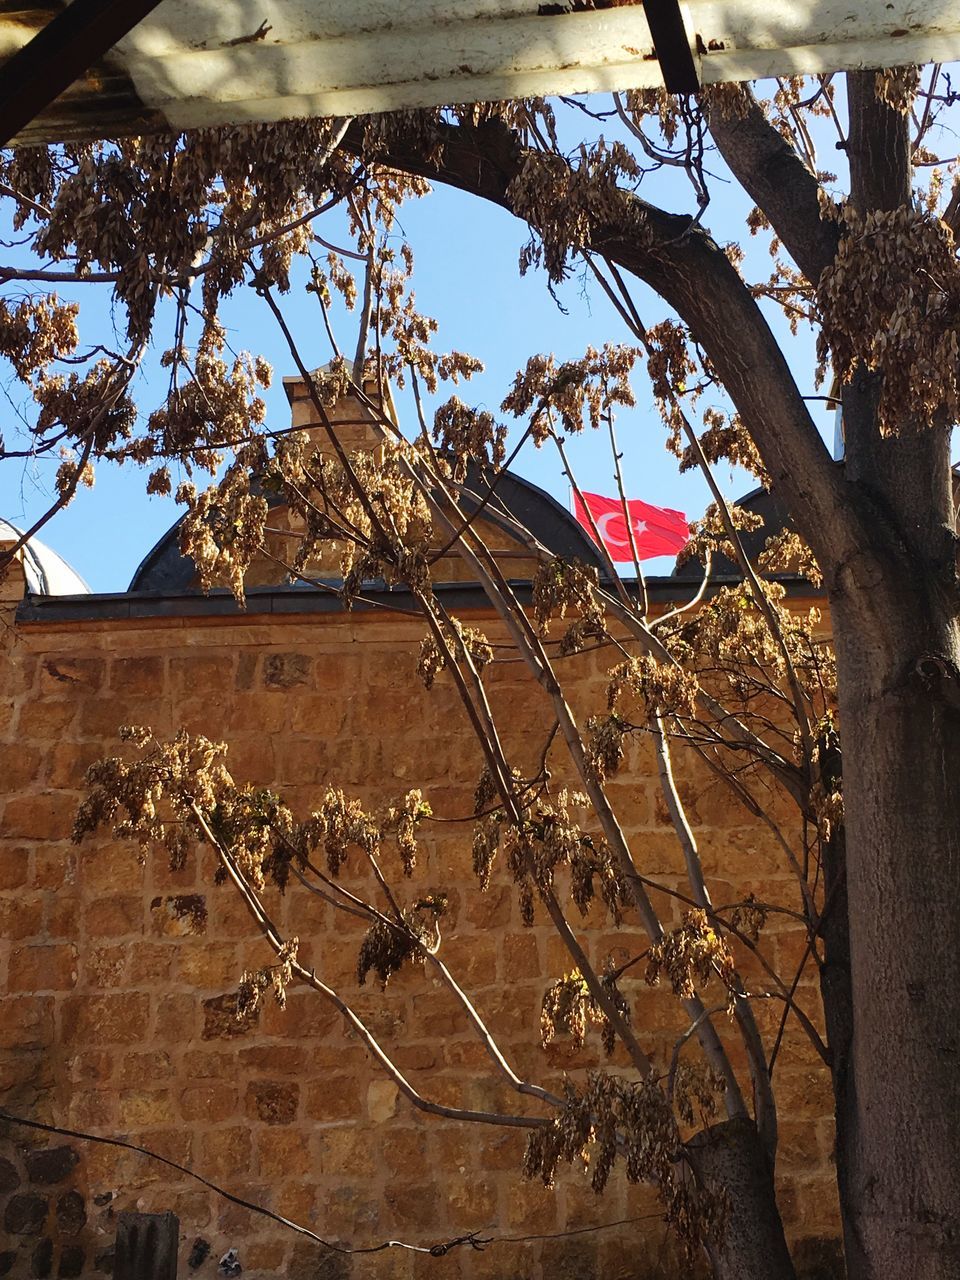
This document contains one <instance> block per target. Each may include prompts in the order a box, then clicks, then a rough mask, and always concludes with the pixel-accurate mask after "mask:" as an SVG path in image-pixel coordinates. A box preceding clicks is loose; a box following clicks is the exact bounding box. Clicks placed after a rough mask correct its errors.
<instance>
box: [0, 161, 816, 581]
mask: <svg viewBox="0 0 960 1280" xmlns="http://www.w3.org/2000/svg"><path fill="white" fill-rule="evenodd" d="M712 193H713V199H712V203H711V205H710V207H709V209H708V210H707V216H706V218H705V223H706V225H707V226H708V227H710V229H711V230H712V231H713V233H714V235H715V236H716V238H717V239H718V240H719V241H721V242H725V241H727V240H738V241H739V242H740V243H741V244H743V246H744V248H746V249H748V250H749V251H750V252H749V258H748V267H749V266H752V267H753V268H754V272H755V274H756V275H758V276H759V275H761V274H763V273H765V272H766V271H767V270H768V259H767V255H766V250H765V248H763V247H762V246H760V245H757V244H754V246H753V248H752V249H751V245H750V242H749V237H747V236H746V234H745V228H744V226H743V215H744V213H745V212H746V211H747V209H748V208H749V202H748V201H747V200H746V199H745V198H744V197H743V194H742V192H740V191H739V189H738V188H736V187H735V186H733V185H732V184H730V183H729V182H724V181H723V180H722V178H718V179H717V180H715V181H714V182H713V184H712ZM641 194H642V195H644V196H646V197H647V198H648V199H651V200H652V201H654V202H656V203H659V204H662V205H663V206H664V207H667V208H672V209H674V210H676V211H678V212H682V211H684V210H687V209H689V208H690V207H691V205H692V200H691V198H690V195H689V188H687V187H686V185H685V184H682V183H681V182H679V181H678V179H677V177H676V176H675V175H674V174H673V173H670V172H669V171H667V172H663V171H661V172H660V173H657V174H654V175H651V176H650V177H649V178H648V179H647V180H645V183H644V185H643V186H642V187H641ZM401 222H402V229H403V232H404V234H405V236H406V238H407V239H408V240H409V242H410V243H411V245H412V247H413V250H414V254H415V258H416V266H415V289H416V295H417V301H418V305H419V307H420V309H421V310H422V311H424V312H426V313H427V314H428V315H432V316H434V317H435V318H436V319H437V320H438V321H439V325H440V330H439V334H438V336H437V345H438V348H439V349H443V350H450V349H454V348H456V349H458V350H463V351H468V352H470V353H471V354H473V355H476V356H477V357H478V358H480V359H481V360H482V361H483V362H484V365H485V371H484V373H483V374H482V375H480V376H479V377H477V378H475V379H474V380H473V381H472V382H471V383H467V384H466V385H463V384H461V386H460V388H458V389H457V391H458V394H459V395H460V396H461V397H462V398H463V399H464V400H466V401H467V402H469V403H471V404H476V405H482V406H483V407H485V408H487V409H489V410H491V411H492V412H494V413H496V412H497V410H498V408H499V404H500V401H501V399H502V398H503V395H504V394H505V392H506V390H507V389H508V387H509V385H510V383H511V381H512V379H513V376H514V374H515V372H516V371H517V369H519V368H521V367H522V366H523V364H524V363H525V361H526V359H527V357H528V356H530V355H532V354H534V353H536V352H546V351H553V352H555V353H556V355H557V357H558V358H560V359H571V358H576V357H579V356H581V355H582V354H583V352H584V349H585V348H586V347H587V346H588V345H593V346H600V345H602V344H603V343H604V342H607V341H614V342H617V341H624V342H629V340H630V337H629V334H628V333H627V331H626V330H625V327H624V325H623V323H622V321H621V320H620V318H619V316H617V314H616V312H615V311H614V310H613V308H612V306H611V305H610V303H609V302H608V301H607V299H606V297H605V296H604V295H603V293H602V292H601V290H600V289H599V287H598V286H597V285H596V284H595V283H594V282H592V281H590V282H589V283H587V282H586V281H585V280H584V279H583V278H573V279H571V280H570V281H569V282H567V283H566V284H565V285H564V286H563V287H562V288H561V289H560V290H559V297H560V300H561V301H562V303H563V306H564V308H565V310H566V314H564V312H563V311H561V310H560V308H559V307H558V306H557V304H556V302H554V300H553V299H552V298H551V297H550V295H549V292H548V290H547V288H546V281H545V278H544V276H543V274H542V273H541V272H535V271H531V272H530V273H529V274H528V275H527V276H526V277H521V276H520V274H519V271H518V267H517V260H518V255H519V252H520V248H521V246H522V244H523V243H524V241H525V239H526V230H525V226H524V225H523V224H521V223H520V222H519V221H518V220H517V219H515V218H514V217H512V216H511V215H510V214H508V213H506V212H504V211H503V210H500V209H498V208H495V207H493V206H490V205H487V204H486V203H484V202H482V201H480V200H477V199H476V198H473V197H470V196H466V195H463V194H462V193H460V192H457V191H454V190H451V189H447V188H437V189H436V190H435V191H434V192H433V193H432V194H431V195H429V196H427V197H425V198H424V199H422V200H418V201H413V202H411V203H410V204H408V205H406V206H404V208H403V210H402V211H401ZM318 229H319V230H320V233H321V234H323V235H325V236H328V237H329V236H331V235H334V234H335V231H332V230H331V229H330V228H329V227H320V226H319V225H318ZM0 260H9V257H6V258H4V255H0ZM301 285H302V280H301ZM97 292H98V290H97V289H95V288H93V287H89V286H87V287H84V288H81V289H79V290H77V291H76V292H75V296H77V297H78V298H79V300H80V301H81V303H82V309H81V317H80V324H81V335H82V339H83V342H84V343H93V342H97V341H100V340H101V339H102V338H104V337H107V336H109V337H111V339H112V333H113V321H112V317H111V312H110V306H109V299H108V297H107V295H106V293H105V291H102V290H101V291H100V292H99V296H96V297H95V296H94V295H95V294H97ZM62 296H70V294H69V291H67V290H63V291H62ZM635 296H636V298H637V300H638V303H639V305H640V311H641V314H642V316H643V318H644V320H645V322H647V323H652V322H655V321H656V320H658V319H660V318H661V317H662V316H663V315H665V314H666V312H665V310H664V308H663V305H662V304H661V303H660V302H659V300H658V299H657V298H656V297H655V296H654V295H653V294H651V293H650V292H649V291H648V290H646V289H645V288H644V287H643V286H641V285H639V284H638V285H637V286H636V290H635ZM315 307H316V303H315V301H314V300H313V299H312V298H311V297H310V296H308V295H305V294H304V293H303V292H302V287H300V288H298V287H295V288H294V289H293V290H292V291H291V294H290V295H289V297H288V299H287V301H286V305H285V310H286V311H287V314H288V316H289V317H290V320H291V322H292V328H293V329H294V333H295V334H296V336H297V338H298V341H299V342H300V343H301V344H302V350H303V353H304V355H305V358H306V359H307V361H308V363H309V364H310V365H311V366H312V365H317V364H322V363H325V362H326V361H327V360H328V359H329V358H330V355H331V352H330V348H329V345H328V343H327V340H326V337H325V335H324V334H323V330H322V326H321V325H320V324H319V323H318V318H317V315H316V311H315ZM224 319H225V321H226V323H227V324H228V327H229V330H230V341H231V343H232V345H233V346H235V347H236V348H238V349H241V348H242V349H248V350H253V351H256V352H259V353H262V354H263V355H265V356H266V357H267V359H268V360H270V362H271V364H272V365H273V367H274V373H275V381H274V385H273V387H272V388H271V389H270V391H269V392H268V393H267V401H268V421H269V423H270V424H271V425H281V426H285V425H287V423H288V421H289V407H288V405H287V401H286V397H285V396H284V393H283V389H282V385H281V379H282V377H283V376H285V375H288V374H291V373H293V372H295V370H294V369H293V368H292V362H291V360H290V357H289V354H288V352H287V350H286V347H285V345H284V344H283V340H282V338H281V336H280V334H279V333H278V331H277V330H276V327H275V324H274V321H273V320H272V318H271V317H270V315H269V312H268V311H267V310H266V307H265V305H264V303H263V302H262V301H261V300H260V299H258V298H257V297H256V296H255V295H254V294H253V293H252V291H241V292H240V293H238V295H237V296H236V297H235V298H234V299H232V300H231V301H230V302H229V304H228V305H227V306H226V308H225V311H224ZM771 319H772V321H773V323H774V324H775V327H776V329H777V331H778V333H782V335H783V341H784V345H785V349H786V351H787V354H788V360H789V362H790V364H791V365H792V367H793V368H794V371H795V373H796V375H797V377H798V380H799V382H800V384H801V390H802V391H804V392H807V393H811V394H812V393H814V392H815V390H816V388H815V387H814V386H813V347H812V340H811V338H810V336H809V335H808V334H801V336H800V337H798V338H793V337H791V336H790V334H789V332H788V330H787V329H786V326H785V325H783V324H782V323H781V322H780V321H779V318H778V317H771ZM120 323H122V321H120ZM345 334H346V335H347V336H346V337H345V339H344V347H345V348H346V349H349V344H350V343H351V342H353V341H355V328H351V329H347V330H345ZM168 335H169V325H166V326H164V325H163V323H162V320H161V322H160V323H159V324H158V326H157V337H156V349H155V350H154V351H153V352H151V355H150V357H149V358H148V360H147V361H146V362H145V366H144V371H143V374H142V375H141V376H140V378H139V379H138V383H137V387H136V393H137V396H138V399H139V401H140V404H141V407H142V408H143V409H144V410H145V411H147V412H149V410H150V409H151V408H152V407H154V406H155V405H156V403H157V402H158V400H159V398H160V396H161V395H162V392H163V388H164V385H165V378H164V377H162V376H161V375H160V373H159V369H158V364H157V360H158V356H159V352H160V351H162V349H163V348H164V346H166V345H168ZM634 388H635V392H636V395H637V406H636V408H635V409H634V410H632V411H630V412H629V413H626V412H625V413H624V414H623V415H622V416H621V417H620V418H619V419H618V423H617V430H618V436H619V443H620V447H621V450H622V452H623V461H622V466H623V470H624V478H625V483H626V487H627V491H628V495H629V496H631V497H638V498H642V499H644V500H645V501H647V502H652V503H656V504H658V505H662V506H668V507H673V508H676V509H679V510H682V511H684V512H686V514H687V515H688V517H689V518H691V519H693V518H695V517H697V516H699V515H700V514H701V513H702V511H703V509H704V507H705V506H706V504H707V502H708V501H709V497H708V494H707V490H706V485H705V483H704V482H703V480H702V479H701V478H700V476H699V475H698V474H696V473H687V474H686V475H680V474H679V472H678V470H677V464H676V460H675V459H674V458H673V457H672V456H671V455H669V454H668V453H667V452H666V450H665V449H664V431H663V427H662V425H661V423H660V419H659V416H658V414H657V412H656V409H655V407H654V405H653V402H652V397H651V395H650V392H649V386H648V384H647V381H646V377H645V374H644V373H643V371H642V365H638V366H637V373H636V376H635V379H634ZM6 393H7V399H6V400H5V401H0V415H2V416H0V424H2V428H3V432H4V435H5V437H6V440H7V443H8V445H9V446H11V447H13V442H14V439H15V435H16V422H17V419H16V409H17V407H18V405H19V403H20V401H21V400H22V393H21V392H20V391H19V389H18V388H17V387H16V386H11V385H10V384H9V383H7V384H6ZM449 394H450V389H449V388H444V387H443V386H441V389H440V399H442V398H446V396H447V395H449ZM437 402H438V403H439V399H438V401H437ZM717 403H720V401H719V400H718V401H717ZM399 408H400V412H401V418H402V419H403V418H404V417H405V415H407V414H409V413H410V406H409V404H407V403H406V402H405V400H404V398H403V397H400V404H399ZM813 408H814V415H815V418H816V420H817V421H818V423H819V425H820V426H821V429H822V431H823V433H824V435H825V437H826V438H827V439H828V440H832V433H833V421H832V415H831V414H829V413H828V412H826V411H825V409H824V407H823V406H822V405H819V404H816V403H815V404H814V405H813ZM27 411H28V413H29V406H27ZM569 451H570V455H571V459H572V462H573V465H574V469H575V472H576V474H577V477H578V481H579V483H580V484H581V485H582V487H583V488H585V489H588V490H592V491H595V492H599V493H614V492H615V485H614V481H613V474H612V463H611V459H610V453H609V448H608V447H607V446H606V440H605V438H603V439H597V438H595V437H591V436H590V435H589V434H587V435H584V436H582V437H579V438H577V439H574V440H573V441H571V442H570V445H569ZM54 470H55V468H53V467H50V466H43V467H39V466H36V465H34V464H27V465H23V464H19V463H9V462H8V463H7V464H5V466H4V467H3V468H0V515H2V516H4V517H5V518H6V519H8V520H11V521H12V522H13V523H15V524H19V525H25V524H27V523H29V522H30V521H32V520H33V519H35V518H36V517H37V516H38V515H39V514H40V513H41V512H42V511H43V510H44V509H45V504H47V503H48V502H49V496H50V493H51V489H52V478H53V472H54ZM515 470H516V471H518V472H519V473H520V474H521V475H523V476H524V477H526V478H527V479H530V480H532V481H533V482H534V483H536V484H538V485H540V486H541V487H543V488H544V489H546V490H548V491H549V492H550V493H552V494H553V495H554V496H555V497H556V498H557V499H558V500H559V501H560V502H562V503H563V504H564V505H565V506H566V505H568V486H567V483H566V480H565V479H564V477H563V475H562V474H561V466H560V462H559V459H558V458H557V456H556V454H555V453H554V452H553V451H552V450H547V449H544V450H542V451H538V450H536V449H534V448H533V447H532V446H526V447H525V448H524V449H523V450H522V451H521V453H520V456H519V458H518V460H517V462H516V463H515ZM718 479H719V481H720V483H721V485H722V487H723V489H724V491H725V492H726V493H727V495H728V496H730V497H736V496H738V495H739V494H740V493H742V492H743V491H744V490H745V489H748V488H751V487H752V481H751V479H750V477H747V476H744V474H743V473H733V472H732V471H731V470H730V469H727V470H721V472H720V473H719V475H718ZM144 480H145V473H143V472H140V471H138V470H136V469H134V468H132V467H130V466H127V467H124V468H116V467H107V466H104V465H100V466H99V467H98V469H97V477H96V484H95V487H94V489H93V490H92V491H88V490H82V491H81V492H80V493H79V494H78V496H77V497H76V499H75V500H74V502H73V503H72V504H71V505H70V507H68V508H67V510H65V511H64V512H61V513H60V514H59V515H58V516H57V517H55V518H54V520H53V521H52V522H51V523H50V524H49V525H48V526H47V527H46V529H45V530H44V532H43V534H42V535H41V537H42V539H43V540H44V541H45V542H47V543H48V545H50V546H52V547H53V548H55V549H56V550H57V551H58V552H59V553H60V554H61V555H62V556H64V557H65V558H66V559H67V560H68V561H69V562H70V563H71V564H72V565H73V566H74V567H75V568H76V569H77V570H78V572H79V573H80V574H81V575H82V576H83V577H84V578H85V579H86V581H87V582H88V583H89V584H90V586H91V588H92V589H93V590H95V591H122V590H124V589H125V587H126V586H127V584H128V583H129V581H130V578H131V576H132V574H133V572H134V570H135V568H136V566H137V565H138V564H139V562H140V560H141V559H142V558H143V557H144V556H145V555H146V554H147V552H148V551H149V550H150V548H151V547H152V546H153V544H154V543H155V542H156V540H157V539H158V538H159V537H160V536H161V535H162V534H163V533H164V532H165V530H166V529H167V528H168V527H169V526H170V525H171V524H172V523H173V522H174V520H176V519H177V517H178V515H179V514H180V509H179V508H177V507H176V506H175V505H174V504H173V502H172V501H170V500H164V499H160V498H155V497H147V496H146V495H145V494H144ZM671 567H672V566H671V564H670V562H669V561H648V562H647V565H646V568H647V570H648V571H649V572H651V573H658V572H659V573H663V572H669V570H670V568H671Z"/></svg>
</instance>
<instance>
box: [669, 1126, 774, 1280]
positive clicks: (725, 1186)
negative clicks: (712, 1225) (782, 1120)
mask: <svg viewBox="0 0 960 1280" xmlns="http://www.w3.org/2000/svg"><path fill="white" fill-rule="evenodd" d="M686 1150H687V1154H688V1157H689V1160H690V1163H691V1164H692V1166H693V1168H694V1171H695V1172H696V1174H697V1177H698V1178H699V1180H700V1182H701V1183H702V1184H703V1185H704V1186H705V1187H706V1188H707V1189H708V1190H710V1191H718V1192H723V1193H725V1194H726V1196H727V1197H728V1204H729V1211H728V1213H727V1217H726V1221H725V1225H724V1230H723V1233H722V1236H721V1238H720V1239H719V1241H717V1242H716V1243H714V1244H713V1245H712V1246H711V1247H710V1248H709V1249H708V1253H709V1256H710V1264H711V1267H712V1268H713V1274H714V1276H715V1278H716V1280H796V1272H795V1271H794V1268H793V1263H792V1262H791V1260H790V1253H789V1251H788V1249H787V1243H786V1240H785V1239H784V1234H783V1222H782V1221H781V1218H780V1210H779V1209H778V1208H777V1195H776V1189H775V1187H774V1182H773V1170H772V1168H771V1167H770V1162H769V1160H768V1159H767V1154H766V1152H765V1151H764V1149H763V1144H762V1143H761V1141H760V1138H759V1136H758V1134H757V1130H756V1126H755V1125H754V1124H753V1122H752V1121H750V1120H746V1119H743V1118H736V1119H733V1120H725V1121H723V1122H722V1123H721V1124H716V1125H712V1126H711V1127H710V1128H709V1129H705V1130H704V1131H703V1132H702V1133H698V1134H696V1136H695V1137H693V1138H692V1139H691V1140H690V1141H689V1142H688V1143H687V1147H686Z"/></svg>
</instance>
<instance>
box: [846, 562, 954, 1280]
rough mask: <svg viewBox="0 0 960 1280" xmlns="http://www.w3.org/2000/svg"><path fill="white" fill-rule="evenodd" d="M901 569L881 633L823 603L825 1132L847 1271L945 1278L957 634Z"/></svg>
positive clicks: (943, 605)
mask: <svg viewBox="0 0 960 1280" xmlns="http://www.w3.org/2000/svg"><path fill="white" fill-rule="evenodd" d="M915 568H916V576H915V579H914V582H913V584H912V589H911V584H908V583H906V582H904V583H902V584H901V590H900V592H899V593H898V598H896V597H894V596H893V593H890V592H887V591H884V592H883V594H884V596H885V598H886V601H887V609H886V613H887V616H886V618H885V626H884V628H883V631H880V632H878V630H877V623H878V619H877V618H873V619H871V618H870V617H869V616H867V615H868V614H869V613H870V612H872V610H870V609H869V608H864V607H863V606H864V603H865V599H866V597H865V594H864V593H863V592H862V591H850V592H849V593H847V592H837V593H832V595H833V599H832V602H831V605H832V615H833V621H834V635H835V641H836V648H837V659H838V663H839V672H840V690H841V693H840V719H841V727H842V735H843V744H844V770H843V773H844V779H843V781H844V797H845V826H846V867H847V897H848V909H849V929H850V934H849V936H850V963H851V992H852V1000H853V1009H854V1021H853V1036H852V1043H851V1050H850V1060H849V1064H848V1067H847V1070H848V1072H849V1079H848V1088H849V1089H850V1090H851V1091H852V1093H851V1095H850V1098H848V1103H849V1102H850V1101H851V1099H852V1104H853V1105H852V1107H851V1106H849V1105H848V1107H847V1108H846V1110H847V1114H848V1120H849V1122H848V1123H847V1124H845V1125H842V1126H841V1127H840V1129H839V1131H838V1139H837V1141H838V1146H837V1158H838V1166H839V1169H840V1182H841V1187H842V1188H843V1189H844V1191H845V1194H844V1197H843V1198H844V1202H845V1203H844V1212H845V1215H846V1218H847V1221H846V1223H845V1229H846V1234H847V1235H848V1237H849V1236H851V1235H852V1237H853V1243H854V1246H855V1247H853V1248H850V1249H849V1251H848V1255H849V1256H848V1268H849V1273H850V1277H851V1280H889V1278H890V1277H894V1276H896V1277H897V1278H898V1280H956V1277H960V909H958V904H960V671H958V666H960V634H958V625H957V613H956V605H955V604H953V605H952V607H951V601H954V600H955V599H956V597H955V595H954V594H953V593H951V592H940V591H938V590H937V589H936V586H935V584H934V583H933V582H932V579H933V574H932V573H930V569H929V566H921V565H919V564H918V565H916V566H915ZM924 568H926V569H927V571H928V574H929V576H927V577H926V580H925V575H924V572H923V571H924ZM918 587H919V589H918ZM924 588H927V589H926V590H924ZM858 604H859V607H858ZM891 615H893V616H891ZM851 1113H852V1114H851Z"/></svg>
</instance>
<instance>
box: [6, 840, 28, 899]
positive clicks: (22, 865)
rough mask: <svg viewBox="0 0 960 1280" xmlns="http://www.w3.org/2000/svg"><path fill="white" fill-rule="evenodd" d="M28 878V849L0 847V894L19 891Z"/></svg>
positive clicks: (8, 846) (19, 846) (11, 846)
mask: <svg viewBox="0 0 960 1280" xmlns="http://www.w3.org/2000/svg"><path fill="white" fill-rule="evenodd" d="M29 876H30V849H29V848H25V847H24V846H23V845H2V846H0V893H2V892H4V891H7V890H10V889H20V888H22V886H23V885H25V884H26V883H27V879H28V877H29Z"/></svg>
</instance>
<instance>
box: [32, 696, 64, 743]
mask: <svg viewBox="0 0 960 1280" xmlns="http://www.w3.org/2000/svg"><path fill="white" fill-rule="evenodd" d="M76 710H77V703H76V701H75V700H74V699H72V698H70V699H57V700H54V699H52V698H30V699H28V700H27V701H26V702H24V703H23V704H22V705H21V707H20V710H19V713H18V715H17V733H18V734H19V735H20V736H21V737H22V738H23V739H24V740H25V741H27V742H39V741H44V740H46V739H48V738H58V737H59V736H60V735H61V734H62V733H63V731H64V729H66V727H67V725H68V724H69V723H70V721H71V720H72V719H73V717H74V715H75V714H76Z"/></svg>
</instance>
